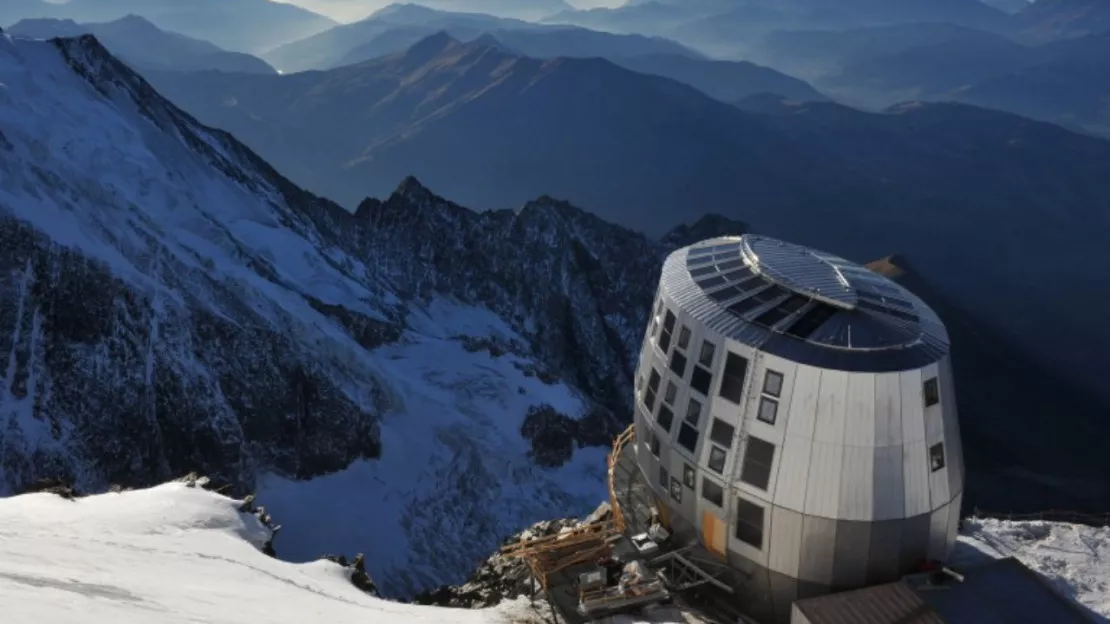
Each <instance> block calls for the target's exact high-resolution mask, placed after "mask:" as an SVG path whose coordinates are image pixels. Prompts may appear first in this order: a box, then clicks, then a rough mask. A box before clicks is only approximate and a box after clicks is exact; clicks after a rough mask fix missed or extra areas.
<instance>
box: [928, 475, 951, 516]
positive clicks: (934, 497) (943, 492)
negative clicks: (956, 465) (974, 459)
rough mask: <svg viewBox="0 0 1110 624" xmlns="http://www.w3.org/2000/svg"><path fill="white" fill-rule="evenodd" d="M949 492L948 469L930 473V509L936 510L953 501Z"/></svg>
mask: <svg viewBox="0 0 1110 624" xmlns="http://www.w3.org/2000/svg"><path fill="white" fill-rule="evenodd" d="M951 498H952V496H951V494H949V492H948V468H947V467H946V468H941V469H940V470H930V471H929V501H930V507H931V508H935V507H937V506H939V505H941V504H943V503H944V502H945V501H947V500H949V499H951Z"/></svg>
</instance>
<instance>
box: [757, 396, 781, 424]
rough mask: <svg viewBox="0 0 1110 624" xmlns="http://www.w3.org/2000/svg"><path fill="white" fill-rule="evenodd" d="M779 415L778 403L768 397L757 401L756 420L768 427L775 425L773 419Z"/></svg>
mask: <svg viewBox="0 0 1110 624" xmlns="http://www.w3.org/2000/svg"><path fill="white" fill-rule="evenodd" d="M778 415H779V402H778V401H776V400H774V399H772V398H768V397H760V399H759V415H758V416H757V418H759V419H760V420H762V421H763V422H765V423H767V424H768V425H773V424H775V419H777V418H778Z"/></svg>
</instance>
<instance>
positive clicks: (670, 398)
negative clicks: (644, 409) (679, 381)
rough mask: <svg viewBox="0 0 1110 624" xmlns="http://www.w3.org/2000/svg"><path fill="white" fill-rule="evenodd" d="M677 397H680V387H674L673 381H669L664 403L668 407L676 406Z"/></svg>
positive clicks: (664, 394)
mask: <svg viewBox="0 0 1110 624" xmlns="http://www.w3.org/2000/svg"><path fill="white" fill-rule="evenodd" d="M676 396H678V386H676V385H674V382H673V381H668V382H667V391H666V392H665V393H663V402H664V403H666V404H667V405H674V399H675V397H676Z"/></svg>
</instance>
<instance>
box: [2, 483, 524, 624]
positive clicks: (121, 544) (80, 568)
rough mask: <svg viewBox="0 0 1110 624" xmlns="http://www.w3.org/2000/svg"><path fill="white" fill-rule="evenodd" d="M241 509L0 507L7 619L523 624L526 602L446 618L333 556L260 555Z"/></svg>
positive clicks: (146, 504)
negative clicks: (387, 594) (390, 592)
mask: <svg viewBox="0 0 1110 624" xmlns="http://www.w3.org/2000/svg"><path fill="white" fill-rule="evenodd" d="M238 507H239V502H238V501H235V500H232V499H229V498H225V497H223V496H220V495H218V494H215V493H212V492H208V491H205V490H203V489H201V488H189V487H187V486H186V485H185V484H184V483H167V484H165V485H161V486H157V487H154V488H151V489H147V490H139V491H129V492H122V493H116V494H102V495H98V496H90V497H87V498H81V499H77V500H73V501H70V500H66V499H63V498H61V497H59V496H55V495H53V494H27V495H23V496H18V497H14V498H8V499H4V500H0V605H3V607H4V620H5V621H10V622H38V623H40V624H67V623H69V622H73V621H75V619H76V620H80V621H82V622H88V623H90V624H99V623H101V622H104V623H107V622H113V623H118V624H170V623H174V624H176V623H185V622H206V623H208V624H221V623H227V624H242V623H243V622H271V623H273V624H283V623H286V622H288V623H289V624H304V623H305V622H359V621H364V622H382V623H383V624H409V623H417V622H458V623H460V624H465V623H474V624H479V623H481V624H492V623H499V622H505V623H508V622H528V621H530V617H531V615H530V609H529V606H528V601H527V600H518V601H510V602H507V603H503V604H502V605H499V606H498V607H497V608H494V609H488V610H481V611H470V610H453V611H447V610H445V609H440V608H437V607H421V606H415V605H407V604H400V603H396V602H390V601H386V600H381V599H378V598H374V597H372V596H370V595H367V594H365V593H363V592H361V591H359V590H358V589H356V588H355V587H354V586H353V585H352V584H351V582H350V580H349V577H348V575H349V570H347V569H345V568H342V567H340V566H339V565H337V564H335V563H332V562H330V561H314V562H311V563H305V564H294V563H287V562H284V561H279V560H277V559H273V558H270V557H268V556H266V555H264V554H262V552H261V551H260V548H261V546H262V544H263V543H264V542H265V540H266V539H267V538H268V535H269V530H268V529H267V528H266V527H264V526H263V525H262V524H261V523H260V522H259V521H258V519H257V518H256V517H255V516H253V515H250V514H244V513H240V512H239V511H238Z"/></svg>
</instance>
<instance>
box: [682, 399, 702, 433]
mask: <svg viewBox="0 0 1110 624" xmlns="http://www.w3.org/2000/svg"><path fill="white" fill-rule="evenodd" d="M700 421H701V403H699V402H698V400H697V399H690V404H689V405H687V406H686V422H688V423H690V424H691V425H693V426H695V427H697V426H698V423H699V422H700Z"/></svg>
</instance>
